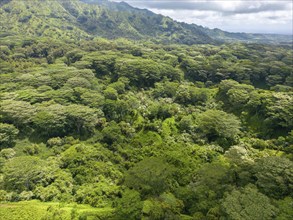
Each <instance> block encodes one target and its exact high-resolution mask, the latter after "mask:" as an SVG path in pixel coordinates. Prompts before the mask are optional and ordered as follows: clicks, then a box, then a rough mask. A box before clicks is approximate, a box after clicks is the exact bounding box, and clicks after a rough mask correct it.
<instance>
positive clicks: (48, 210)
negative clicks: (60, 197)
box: [0, 200, 113, 220]
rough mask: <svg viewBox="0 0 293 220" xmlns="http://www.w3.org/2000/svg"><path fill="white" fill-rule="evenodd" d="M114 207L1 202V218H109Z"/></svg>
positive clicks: (1, 219)
mask: <svg viewBox="0 0 293 220" xmlns="http://www.w3.org/2000/svg"><path fill="white" fill-rule="evenodd" d="M112 213H113V209H112V208H110V207H109V208H93V207H91V206H88V205H77V204H62V203H57V202H46V203H45V202H40V201H37V200H33V201H22V202H13V203H0V220H49V219H56V220H73V219H87V220H90V219H109V218H111V215H112Z"/></svg>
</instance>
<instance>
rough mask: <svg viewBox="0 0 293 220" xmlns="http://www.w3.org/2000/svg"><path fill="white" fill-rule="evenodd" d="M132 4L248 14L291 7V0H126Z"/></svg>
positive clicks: (155, 7) (171, 8)
mask: <svg viewBox="0 0 293 220" xmlns="http://www.w3.org/2000/svg"><path fill="white" fill-rule="evenodd" d="M126 2H128V3H129V4H131V5H134V6H137V7H145V8H150V9H164V10H168V9H169V10H197V11H216V12H223V13H230V14H248V13H256V12H263V11H277V10H288V9H290V7H291V5H290V1H286V0H285V1H284V0H281V1H259V0H258V1H257V0H256V1H251V0H180V1H178V0H147V1H144V0H126Z"/></svg>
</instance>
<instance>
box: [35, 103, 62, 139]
mask: <svg viewBox="0 0 293 220" xmlns="http://www.w3.org/2000/svg"><path fill="white" fill-rule="evenodd" d="M66 118H67V112H66V108H65V107H64V106H63V105H60V104H52V105H50V103H48V104H47V106H46V105H43V106H40V107H39V108H38V113H37V114H36V115H35V116H34V118H33V122H34V126H35V128H36V130H37V132H39V134H41V135H43V136H46V137H54V136H63V135H65V134H66V133H67V122H66Z"/></svg>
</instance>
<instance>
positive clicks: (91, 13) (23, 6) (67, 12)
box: [0, 0, 292, 45]
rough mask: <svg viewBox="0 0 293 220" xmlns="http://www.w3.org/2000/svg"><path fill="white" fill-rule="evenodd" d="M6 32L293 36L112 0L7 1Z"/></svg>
mask: <svg viewBox="0 0 293 220" xmlns="http://www.w3.org/2000/svg"><path fill="white" fill-rule="evenodd" d="M0 6H1V7H0V25H1V28H0V34H4V33H5V34H6V35H7V34H12V35H13V34H23V35H26V36H47V37H53V38H60V37H62V38H65V39H66V38H67V39H68V40H69V39H82V38H93V37H96V36H99V37H104V38H108V39H116V38H120V37H123V38H128V39H132V40H151V41H153V42H158V43H167V44H168V43H179V44H186V45H192V44H221V43H223V42H249V43H278V44H279V43H282V42H286V43H288V42H291V43H292V39H290V37H291V36H287V37H286V36H283V35H278V36H277V35H260V34H247V33H230V32H226V31H222V30H220V29H208V28H205V27H203V26H199V25H196V24H187V23H184V22H178V21H175V20H173V19H172V18H170V17H166V16H163V15H160V14H155V13H153V12H151V11H149V10H147V9H138V8H135V7H132V6H130V5H129V4H128V3H126V2H119V3H118V2H111V1H107V0H53V1H48V0H30V1H16V0H2V1H0Z"/></svg>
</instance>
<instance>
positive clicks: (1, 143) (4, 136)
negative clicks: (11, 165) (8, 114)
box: [0, 123, 19, 149]
mask: <svg viewBox="0 0 293 220" xmlns="http://www.w3.org/2000/svg"><path fill="white" fill-rule="evenodd" d="M18 132H19V130H18V129H17V128H15V127H14V126H13V125H10V124H3V123H0V149H3V148H5V147H11V146H13V144H14V142H15V138H16V137H17V135H18Z"/></svg>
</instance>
